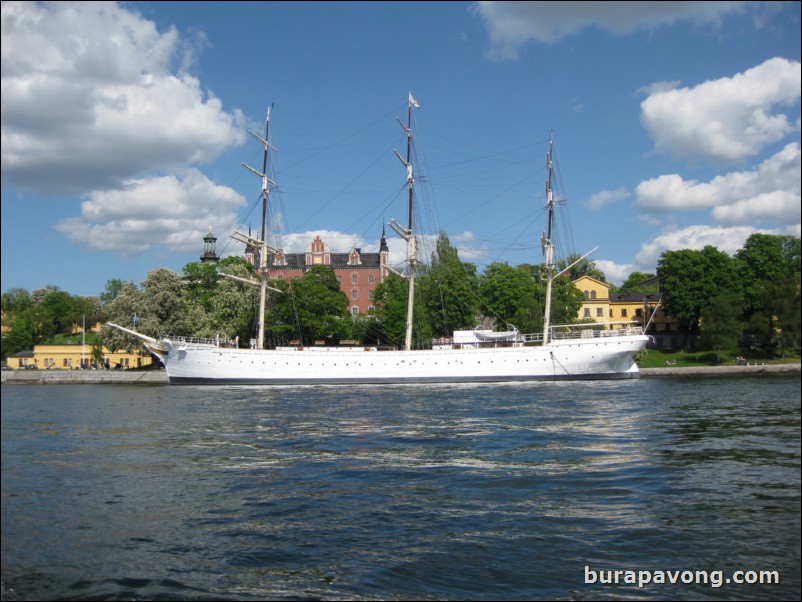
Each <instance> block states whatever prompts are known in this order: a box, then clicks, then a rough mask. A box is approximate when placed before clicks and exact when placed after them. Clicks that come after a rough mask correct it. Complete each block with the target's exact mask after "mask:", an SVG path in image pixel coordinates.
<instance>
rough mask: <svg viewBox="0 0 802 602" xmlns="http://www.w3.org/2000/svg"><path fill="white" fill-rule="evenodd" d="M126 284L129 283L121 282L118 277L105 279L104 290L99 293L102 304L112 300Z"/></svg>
mask: <svg viewBox="0 0 802 602" xmlns="http://www.w3.org/2000/svg"><path fill="white" fill-rule="evenodd" d="M126 284H130V283H128V282H123V281H122V280H120V279H119V278H112V279H111V280H107V281H106V288H105V290H104V292H102V293H100V303H101V304H103V305H108V304H109V303H111V302H112V301H114V300H115V299H116V298H117V295H119V294H120V291H122V290H123V287H124V286H125V285H126Z"/></svg>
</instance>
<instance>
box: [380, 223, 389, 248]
mask: <svg viewBox="0 0 802 602" xmlns="http://www.w3.org/2000/svg"><path fill="white" fill-rule="evenodd" d="M389 252H390V247H388V246H387V236H385V234H384V224H382V237H381V242H380V243H379V253H389Z"/></svg>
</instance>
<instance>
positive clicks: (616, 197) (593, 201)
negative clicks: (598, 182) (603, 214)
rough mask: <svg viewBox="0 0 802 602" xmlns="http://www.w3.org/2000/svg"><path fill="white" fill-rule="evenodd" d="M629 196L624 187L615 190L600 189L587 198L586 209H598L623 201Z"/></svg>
mask: <svg viewBox="0 0 802 602" xmlns="http://www.w3.org/2000/svg"><path fill="white" fill-rule="evenodd" d="M628 197H629V192H628V191H627V189H626V188H617V189H616V190H602V191H601V192H597V193H596V194H594V195H593V196H591V197H590V199H589V200H588V203H587V205H588V209H590V210H591V211H598V210H599V209H601V208H602V207H604V206H605V205H609V204H611V203H617V202H618V201H623V200H624V199H626V198H628Z"/></svg>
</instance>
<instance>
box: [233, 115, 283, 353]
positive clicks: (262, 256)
mask: <svg viewBox="0 0 802 602" xmlns="http://www.w3.org/2000/svg"><path fill="white" fill-rule="evenodd" d="M272 109H273V105H270V106H269V107H268V108H267V118H266V119H265V137H264V138H262V137H261V136H259V135H258V134H255V133H253V132H252V131H250V130H248V132H249V133H250V134H251V135H252V136H253V137H254V138H256V139H257V140H259V141H260V142H261V143H262V144H263V145H264V155H263V158H262V171H257V170H255V169H254V168H253V167H251V166H250V165H246V164H245V163H243V165H244V166H245V167H246V168H248V169H249V170H251V171H252V172H253V173H255V174H256V175H257V176H259V177H261V178H262V227H261V230H260V238H258V239H256V238H253V237H252V236H250V235H249V234H248V235H245V234H241V233H240V232H234V233H232V235H231V236H232V238H235V239H237V240H240V241H241V242H244V243H246V244H251V245H253V246H255V247H256V248H258V249H259V315H258V316H257V320H258V323H259V334H258V335H257V336H258V337H259V338H258V340H257V342H256V348H257V349H264V341H265V305H266V304H267V289H268V286H267V262H268V254H269V252H270V251H271V250H272V248H271V247H270V246H268V244H267V235H268V232H267V200H268V196H269V195H270V186H271V185H273V186H275V185H276V183H275V182H274V181H273V180H271V179H270V178H268V177H267V156H268V153H269V151H270V149H271V148H273V147H272V146H271V145H270V143H269V142H268V140H269V139H270V111H271V110H272Z"/></svg>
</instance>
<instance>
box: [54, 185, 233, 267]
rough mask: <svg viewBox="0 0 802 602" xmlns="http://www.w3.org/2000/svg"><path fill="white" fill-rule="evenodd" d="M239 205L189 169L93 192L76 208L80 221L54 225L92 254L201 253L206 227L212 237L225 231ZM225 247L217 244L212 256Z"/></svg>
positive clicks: (226, 190)
mask: <svg viewBox="0 0 802 602" xmlns="http://www.w3.org/2000/svg"><path fill="white" fill-rule="evenodd" d="M244 203H245V199H244V198H242V196H241V195H240V194H239V193H237V192H236V191H234V190H232V189H230V188H227V187H224V186H219V185H217V184H215V183H214V182H211V181H210V180H209V179H208V178H206V176H204V175H203V174H202V173H200V172H199V171H197V170H194V169H191V170H188V171H187V172H186V173H185V174H184V175H183V176H182V177H177V176H172V175H171V176H162V177H158V178H150V179H142V180H130V181H128V182H126V184H125V186H123V187H122V188H120V189H118V190H109V191H102V192H93V193H91V194H89V195H88V199H87V200H85V201H84V202H83V203H82V204H81V216H80V217H71V218H67V219H64V220H62V221H60V222H59V223H58V225H57V226H56V229H57V230H58V231H60V232H61V233H63V234H64V235H65V236H67V238H69V239H70V240H71V241H72V242H73V243H75V244H77V245H79V246H82V247H85V248H87V249H91V250H95V251H105V252H114V253H120V254H122V255H135V254H137V253H141V252H143V251H146V250H148V249H151V248H153V247H157V246H159V247H166V248H168V249H170V250H172V251H176V252H188V251H189V252H191V251H192V250H194V249H200V248H201V246H200V242H199V241H200V240H201V239H202V238H203V236H204V235H205V234H206V233H207V232H208V229H209V226H212V227H213V229H214V231H215V233H217V234H218V236H219V234H220V233H227V232H228V231H230V230H231V229H232V228H233V226H234V225H235V224H234V223H233V216H234V214H235V212H236V210H237V208H238V207H240V206H241V205H243V204H244ZM221 243H222V244H221ZM225 244H226V243H225V242H224V241H220V242H218V252H219V251H220V248H221V246H224V245H225Z"/></svg>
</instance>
